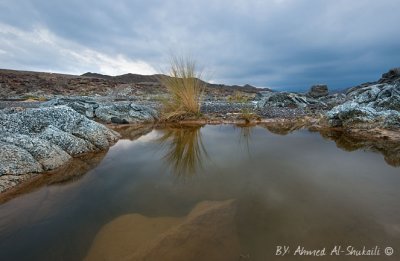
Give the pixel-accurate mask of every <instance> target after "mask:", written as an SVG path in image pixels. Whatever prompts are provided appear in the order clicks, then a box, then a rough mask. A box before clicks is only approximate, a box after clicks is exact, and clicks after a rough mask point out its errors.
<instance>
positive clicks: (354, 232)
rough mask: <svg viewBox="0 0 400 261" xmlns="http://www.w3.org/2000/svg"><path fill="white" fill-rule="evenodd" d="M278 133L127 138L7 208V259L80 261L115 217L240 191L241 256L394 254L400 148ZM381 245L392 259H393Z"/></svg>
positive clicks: (161, 212) (2, 254) (1, 253)
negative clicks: (79, 171) (88, 166)
mask: <svg viewBox="0 0 400 261" xmlns="http://www.w3.org/2000/svg"><path fill="white" fill-rule="evenodd" d="M282 134H287V132H285V131H278V130H276V129H273V128H269V129H267V128H265V127H263V126H256V127H251V128H250V127H244V128H240V127H236V126H233V125H217V126H205V127H202V128H199V127H197V128H172V127H171V128H166V129H159V130H151V131H150V132H148V133H147V134H145V135H143V136H141V137H139V138H137V139H135V140H129V139H122V140H120V141H119V142H118V143H117V144H116V145H114V146H113V147H112V148H111V149H110V150H109V152H108V153H107V155H105V157H104V158H103V159H102V161H101V163H100V164H98V165H97V167H95V168H94V169H92V170H90V171H88V172H87V173H86V174H85V175H83V176H82V177H80V178H74V180H72V181H70V182H62V183H55V184H52V185H48V186H44V187H41V188H39V189H36V190H34V191H31V192H29V193H26V194H23V195H21V196H18V197H16V198H14V199H12V200H10V201H8V202H6V203H3V204H2V205H0V259H1V260H81V259H83V258H84V257H85V256H86V255H87V254H88V252H89V249H91V247H93V245H92V242H93V241H94V239H95V237H96V234H97V233H98V232H99V231H100V230H101V229H102V228H104V226H105V225H106V224H111V223H112V221H113V220H115V219H116V218H118V217H121V216H123V215H126V214H132V213H136V214H140V215H141V216H145V217H149V218H161V217H169V218H172V219H173V218H176V220H182V219H183V218H184V217H185V216H186V215H188V213H189V212H190V211H191V210H192V209H193V208H194V207H195V206H196V204H198V203H199V202H203V201H206V200H208V201H224V200H232V199H233V200H234V201H235V204H236V206H237V210H236V214H235V217H234V220H235V224H234V226H235V229H236V232H235V233H236V234H237V238H238V241H239V244H240V249H238V250H237V251H238V257H237V260H309V257H301V256H300V257H299V256H292V255H287V256H285V257H277V256H275V253H276V249H277V246H284V245H285V246H290V248H291V250H293V251H294V250H295V248H296V247H297V246H299V245H300V246H304V247H305V248H307V249H319V248H323V247H326V248H327V249H328V250H329V252H330V250H331V249H332V248H333V247H334V246H335V245H341V246H343V247H347V246H349V245H351V246H355V247H357V248H362V247H363V246H366V247H367V248H373V247H375V246H378V247H380V248H381V253H380V254H381V255H380V256H375V257H371V259H370V260H398V258H399V253H398V252H400V190H399V187H400V172H399V168H397V167H396V166H398V161H396V160H398V158H397V157H396V155H394V151H395V150H396V149H398V147H393V146H390V144H388V146H386V147H385V146H383V147H382V146H381V145H379V144H378V145H376V144H375V145H373V144H372V145H371V144H369V143H365V142H363V143H362V144H364V145H363V146H364V147H363V146H361V145H360V144H361V143H354V142H350V141H349V139H345V138H344V137H338V135H337V134H332V133H331V134H329V135H327V134H324V136H325V138H324V137H322V136H321V135H320V134H318V133H314V132H309V131H307V130H299V131H294V132H291V133H289V134H287V135H282ZM327 137H330V138H329V139H328V138H327ZM332 139H335V140H336V141H337V144H336V143H335V142H334V141H333V140H332ZM344 141H346V142H344ZM355 144H356V145H355ZM374 146H375V147H374ZM338 147H340V148H342V149H338ZM344 149H346V150H352V152H348V151H346V150H344ZM371 150H372V151H371ZM378 151H379V152H380V153H377V152H378ZM388 163H390V164H388ZM171 222H172V221H171ZM174 222H175V221H174ZM177 222H178V221H177ZM132 234H135V233H132ZM108 236H110V234H109V235H108ZM106 239H107V238H106ZM109 240H111V241H112V240H113V238H112V235H111V238H109ZM385 247H393V248H394V251H395V252H394V255H392V256H391V257H387V256H385V254H384V249H385ZM328 250H327V251H328ZM182 251H183V250H182ZM396 251H397V252H396ZM292 253H293V252H292ZM328 254H329V253H328ZM343 258H344V256H340V257H335V256H325V258H323V259H320V260H342V259H343ZM352 259H356V260H361V259H362V260H365V258H363V257H361V259H360V257H358V258H357V257H347V260H352ZM367 260H368V258H367Z"/></svg>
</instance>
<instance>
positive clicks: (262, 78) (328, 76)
mask: <svg viewBox="0 0 400 261" xmlns="http://www.w3.org/2000/svg"><path fill="white" fill-rule="evenodd" d="M399 10H400V7H399V0H379V1H378V0H357V1H349V0H325V1H321V0H262V1H258V0H253V1H252V0H219V1H218V0H197V1H194V0H193V1H190V0H182V1H178V0H158V1H157V0H156V1H152V0H146V1H144V0H143V1H135V0H121V1H120V0H68V1H66V0H65V1H61V0H60V1H58V0H0V68H7V69H19V70H22V69H23V70H34V71H52V72H63V73H72V74H82V73H85V72H87V71H91V72H98V73H103V74H110V75H117V74H123V73H128V72H131V73H139V74H153V73H157V72H160V71H163V70H164V68H165V66H166V63H167V61H168V57H169V56H170V55H171V53H175V54H183V55H190V56H192V57H193V58H194V59H196V60H197V61H198V63H199V64H200V65H201V66H202V67H203V68H204V70H205V72H206V75H207V80H211V81H213V82H218V83H226V84H245V83H249V84H252V85H256V86H263V87H273V88H279V89H292V90H293V89H304V88H308V87H309V86H310V85H312V84H315V83H326V84H328V85H329V87H331V88H341V87H349V86H352V85H356V84H359V83H362V82H366V81H373V80H376V79H378V78H379V77H380V75H381V74H382V73H383V72H385V71H387V70H388V69H390V68H392V67H399V66H400V30H399V21H400V18H399Z"/></svg>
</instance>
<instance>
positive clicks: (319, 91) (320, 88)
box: [307, 84, 329, 98]
mask: <svg viewBox="0 0 400 261" xmlns="http://www.w3.org/2000/svg"><path fill="white" fill-rule="evenodd" d="M328 94H329V91H328V86H327V85H326V84H317V85H313V86H311V89H310V91H309V92H308V93H307V95H308V96H310V97H312V98H320V97H325V96H328Z"/></svg>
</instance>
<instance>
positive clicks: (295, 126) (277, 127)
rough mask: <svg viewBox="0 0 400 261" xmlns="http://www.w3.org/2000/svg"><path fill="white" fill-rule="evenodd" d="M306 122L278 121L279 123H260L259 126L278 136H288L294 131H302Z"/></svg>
mask: <svg viewBox="0 0 400 261" xmlns="http://www.w3.org/2000/svg"><path fill="white" fill-rule="evenodd" d="M304 125H305V122H304V121H302V120H298V121H291V120H290V121H277V122H265V123H260V124H259V126H261V127H264V128H266V129H267V130H268V131H270V132H271V133H274V134H278V135H287V134H289V133H291V132H293V131H296V130H299V129H302V128H303V127H304Z"/></svg>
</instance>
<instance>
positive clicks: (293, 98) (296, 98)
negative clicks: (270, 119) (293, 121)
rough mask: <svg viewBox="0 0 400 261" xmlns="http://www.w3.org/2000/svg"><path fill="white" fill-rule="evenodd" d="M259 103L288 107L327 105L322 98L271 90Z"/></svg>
mask: <svg viewBox="0 0 400 261" xmlns="http://www.w3.org/2000/svg"><path fill="white" fill-rule="evenodd" d="M257 105H258V107H286V108H306V107H322V108H323V107H326V104H325V103H324V102H322V101H320V100H317V99H314V98H311V97H307V96H306V95H303V94H299V93H291V92H271V93H269V95H266V96H265V97H264V98H263V99H262V100H261V101H259V102H258V104H257Z"/></svg>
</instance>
